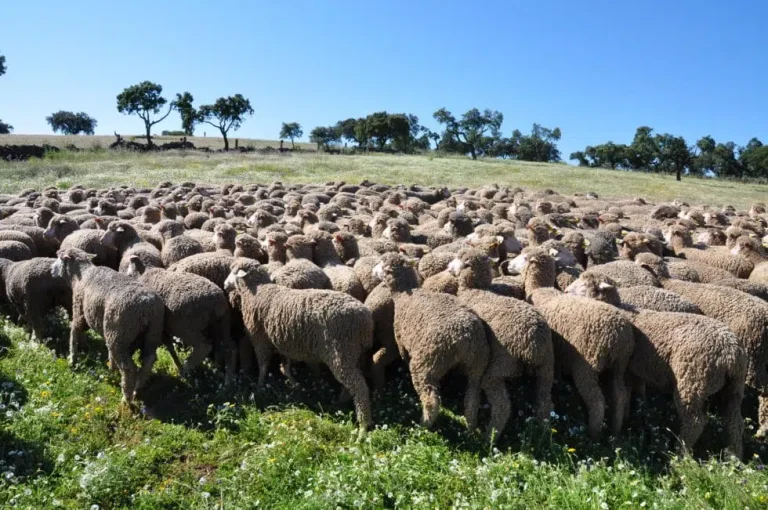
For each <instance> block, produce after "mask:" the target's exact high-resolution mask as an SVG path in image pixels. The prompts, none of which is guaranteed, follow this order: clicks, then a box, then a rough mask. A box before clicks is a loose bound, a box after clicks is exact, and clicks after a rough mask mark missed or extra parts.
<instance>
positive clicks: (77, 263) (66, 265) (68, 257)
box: [51, 248, 96, 279]
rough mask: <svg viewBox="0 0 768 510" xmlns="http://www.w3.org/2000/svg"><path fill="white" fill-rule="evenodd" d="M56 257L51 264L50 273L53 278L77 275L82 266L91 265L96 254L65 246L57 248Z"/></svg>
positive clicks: (67, 277)
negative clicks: (61, 248)
mask: <svg viewBox="0 0 768 510" xmlns="http://www.w3.org/2000/svg"><path fill="white" fill-rule="evenodd" d="M56 257H57V258H56V260H55V261H53V263H52V264H51V274H52V275H53V276H54V277H55V278H66V279H69V278H72V277H73V276H77V275H79V274H80V272H81V271H82V268H83V267H85V266H90V265H92V264H93V259H95V258H96V255H93V254H92V253H86V252H84V251H83V250H78V249H77V248H65V249H63V250H59V251H58V252H57V253H56Z"/></svg>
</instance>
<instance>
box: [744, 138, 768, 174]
mask: <svg viewBox="0 0 768 510" xmlns="http://www.w3.org/2000/svg"><path fill="white" fill-rule="evenodd" d="M739 163H740V164H741V168H742V170H743V175H744V176H745V177H768V146H765V145H763V142H761V141H760V140H758V139H757V138H752V139H751V140H750V141H749V142H748V143H747V146H746V147H744V148H742V149H741V150H740V151H739Z"/></svg>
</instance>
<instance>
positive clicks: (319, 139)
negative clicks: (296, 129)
mask: <svg viewBox="0 0 768 510" xmlns="http://www.w3.org/2000/svg"><path fill="white" fill-rule="evenodd" d="M340 140H341V132H340V131H339V130H338V127H337V126H328V127H323V126H318V127H316V128H315V129H313V130H312V131H310V133H309V141H310V142H312V143H316V144H317V150H318V151H319V150H320V148H321V147H322V148H323V149H325V150H326V151H327V150H330V148H331V144H334V143H338V142H339V141H340Z"/></svg>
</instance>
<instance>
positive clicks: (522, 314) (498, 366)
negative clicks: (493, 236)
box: [449, 249, 554, 433]
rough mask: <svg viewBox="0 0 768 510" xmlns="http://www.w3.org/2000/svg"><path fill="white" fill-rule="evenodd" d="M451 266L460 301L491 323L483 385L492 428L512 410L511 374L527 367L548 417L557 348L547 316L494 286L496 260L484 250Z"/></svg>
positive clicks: (540, 412)
mask: <svg viewBox="0 0 768 510" xmlns="http://www.w3.org/2000/svg"><path fill="white" fill-rule="evenodd" d="M449 270H450V271H451V273H453V274H454V275H455V276H456V277H457V278H458V280H459V293H458V298H459V302H460V303H462V304H464V305H465V306H467V307H469V308H470V309H471V310H472V311H473V312H475V313H476V314H477V316H478V317H480V319H482V320H483V322H484V323H485V324H486V325H487V329H486V333H487V336H488V340H489V342H490V348H491V352H490V360H489V362H488V367H487V368H486V371H485V375H484V376H483V383H482V384H483V390H484V391H485V393H486V396H487V397H488V400H489V401H490V402H491V406H492V410H491V425H490V427H489V431H492V430H495V431H496V432H497V433H501V432H502V431H503V430H504V427H505V426H506V423H507V420H508V419H509V414H510V411H511V406H510V400H509V395H508V393H507V389H506V386H505V383H504V380H505V379H510V378H515V377H520V376H522V375H524V374H525V373H526V372H528V373H532V374H533V375H535V376H536V416H537V417H538V419H539V420H541V421H544V420H546V419H548V418H549V413H550V412H551V411H552V396H551V393H552V382H553V379H554V353H553V350H552V349H553V348H552V332H551V331H550V329H549V326H548V325H547V323H546V322H545V321H544V318H543V317H542V316H541V315H540V314H539V313H538V312H537V311H536V310H535V309H534V308H533V307H532V306H531V305H529V304H527V303H525V302H523V301H518V300H516V299H513V298H508V297H504V296H499V295H496V294H493V293H492V292H489V290H488V289H489V288H490V287H491V282H492V269H491V261H490V259H489V258H488V256H487V255H485V254H484V253H483V252H482V251H479V250H476V249H467V250H462V251H461V252H459V254H458V256H457V258H456V259H454V260H453V261H452V262H451V264H450V266H449Z"/></svg>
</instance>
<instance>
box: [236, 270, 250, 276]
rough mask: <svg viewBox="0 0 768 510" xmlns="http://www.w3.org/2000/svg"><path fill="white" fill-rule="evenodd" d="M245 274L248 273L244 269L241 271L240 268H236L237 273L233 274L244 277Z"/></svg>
mask: <svg viewBox="0 0 768 510" xmlns="http://www.w3.org/2000/svg"><path fill="white" fill-rule="evenodd" d="M247 274H248V273H246V272H245V271H243V270H242V269H238V271H237V273H235V276H236V277H237V278H245V277H246V275H247Z"/></svg>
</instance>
